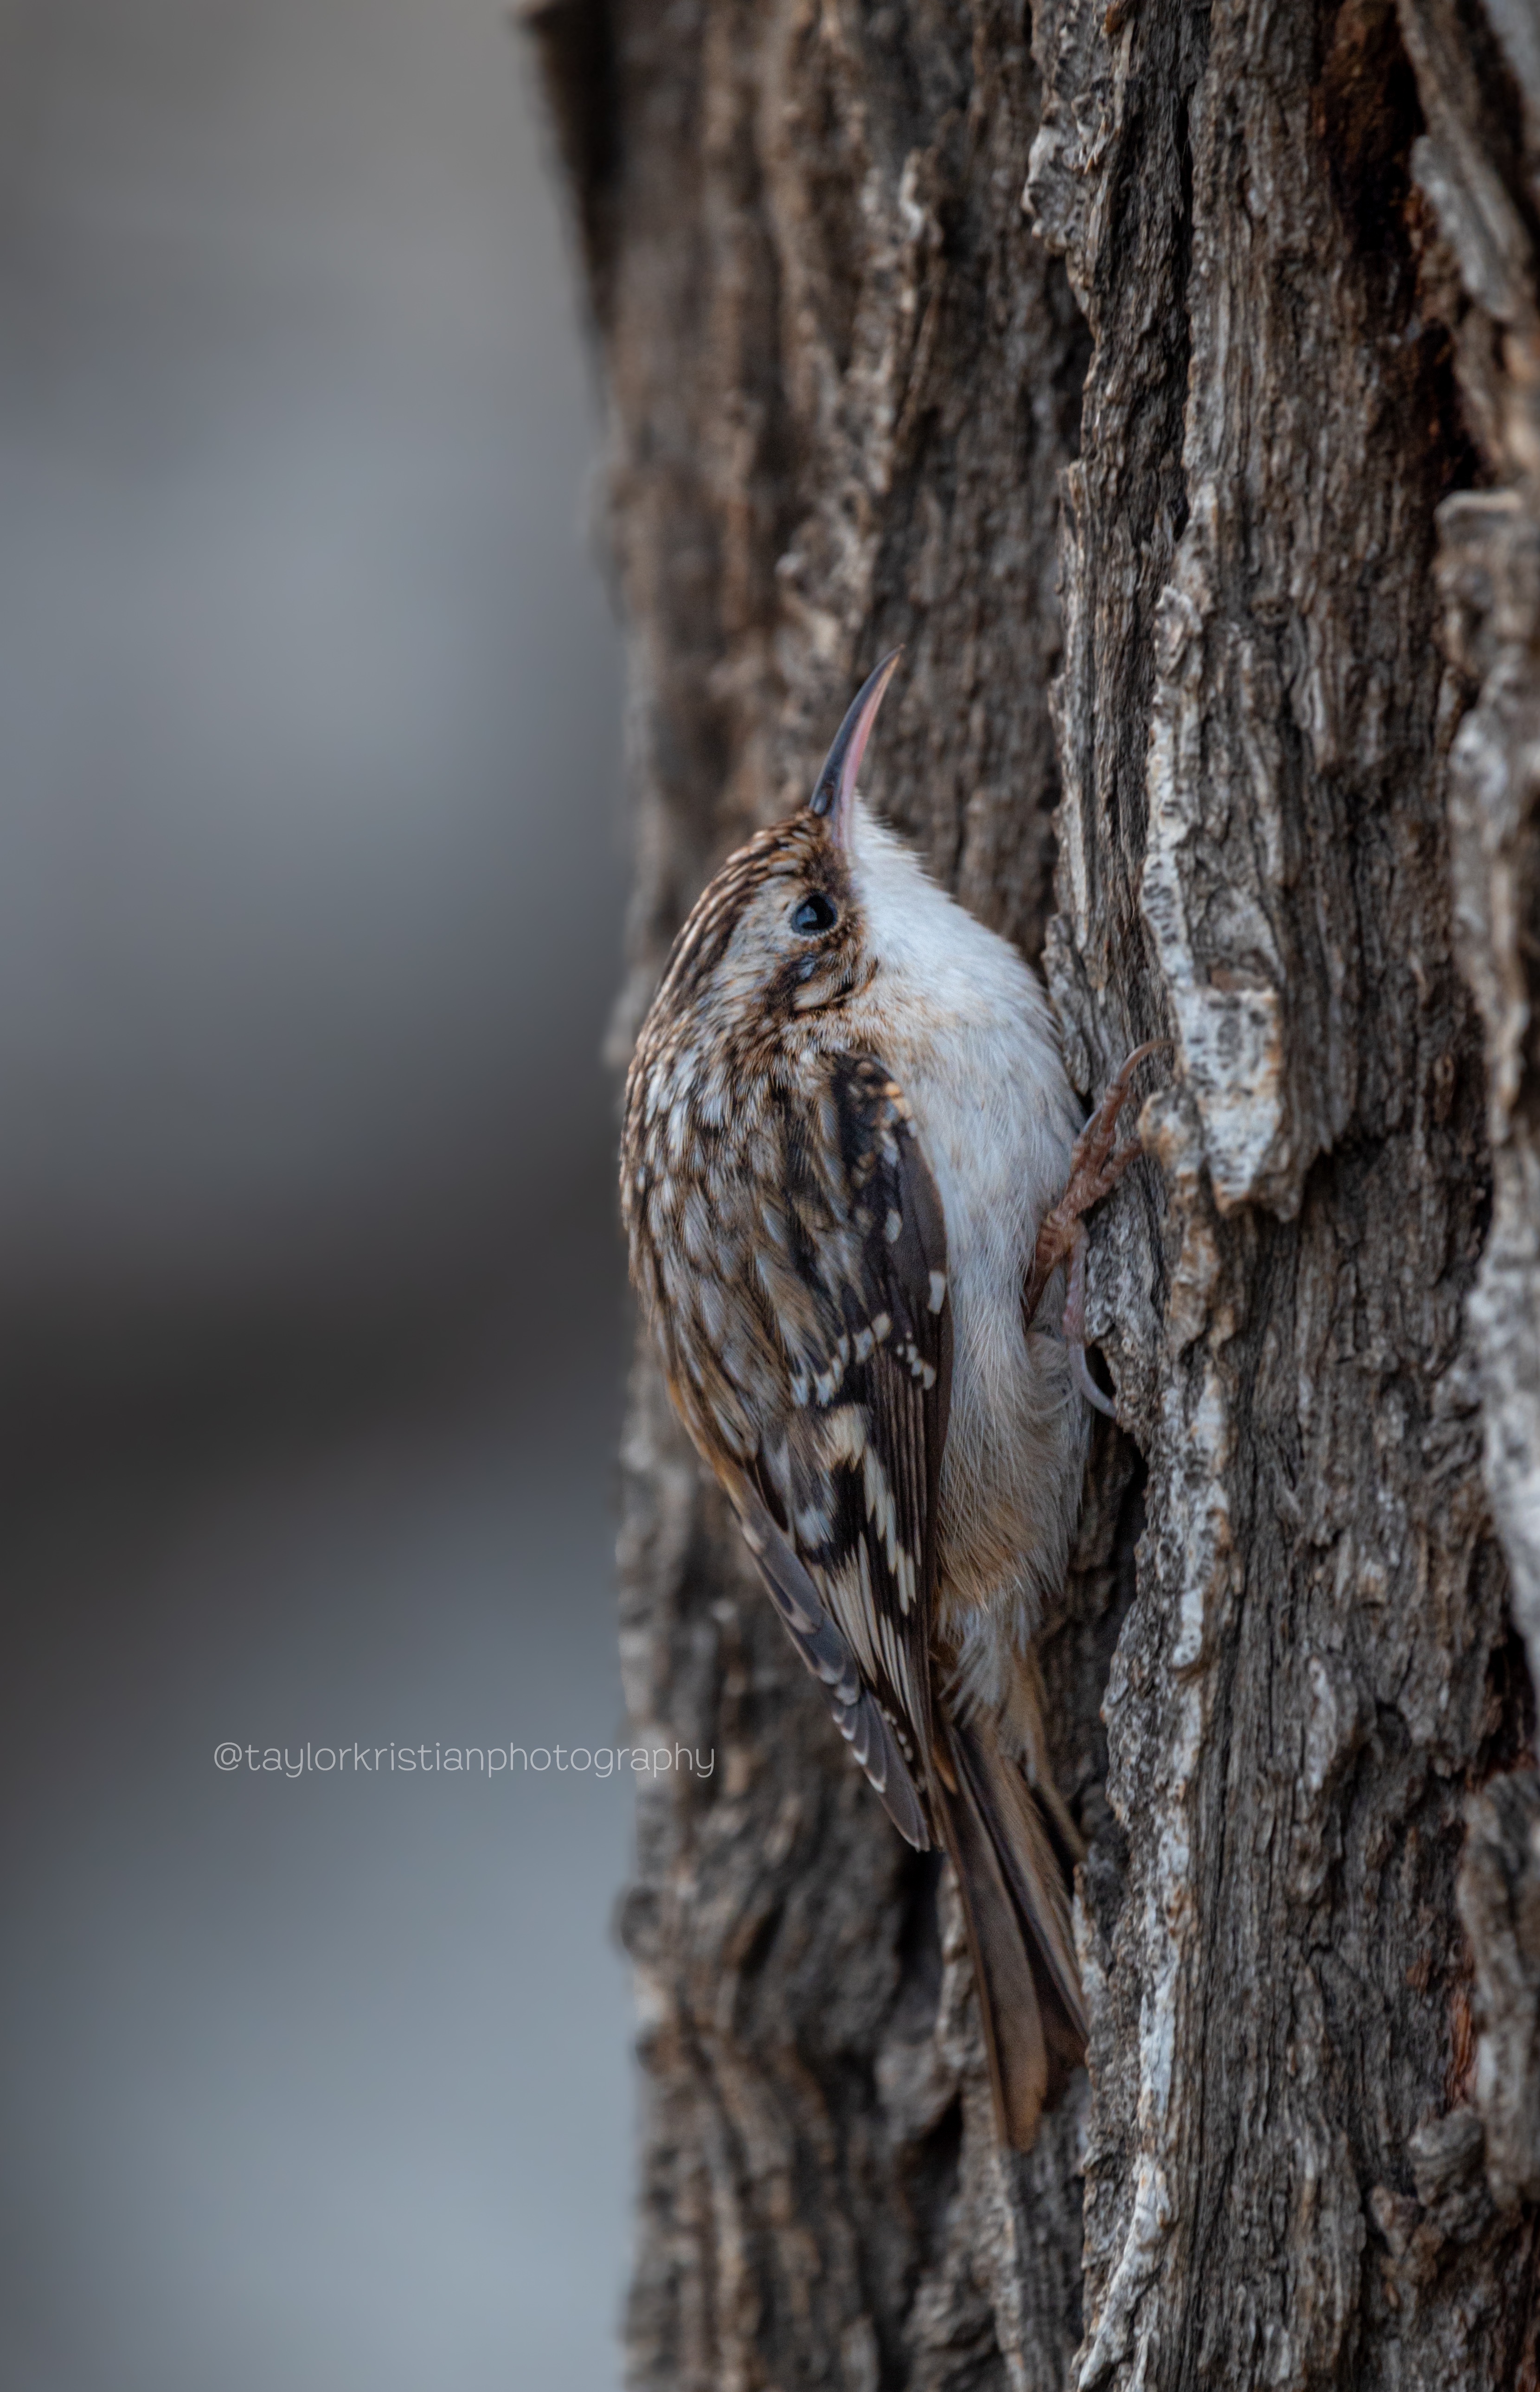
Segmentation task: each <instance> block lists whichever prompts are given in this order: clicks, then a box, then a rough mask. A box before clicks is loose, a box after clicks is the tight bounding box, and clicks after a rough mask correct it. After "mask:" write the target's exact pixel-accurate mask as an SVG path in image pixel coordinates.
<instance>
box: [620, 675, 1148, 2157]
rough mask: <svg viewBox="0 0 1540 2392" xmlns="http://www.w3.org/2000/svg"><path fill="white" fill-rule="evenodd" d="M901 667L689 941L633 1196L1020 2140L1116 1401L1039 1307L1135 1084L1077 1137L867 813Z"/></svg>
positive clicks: (1061, 1099) (1057, 2022) (783, 1587)
mask: <svg viewBox="0 0 1540 2392" xmlns="http://www.w3.org/2000/svg"><path fill="white" fill-rule="evenodd" d="M895 662H896V658H895V657H888V658H887V659H886V660H885V662H884V664H883V665H882V666H880V667H879V668H878V670H877V671H876V672H875V673H874V675H873V676H872V678H871V680H870V681H869V682H867V684H866V686H865V687H864V689H862V691H861V694H860V695H859V696H858V697H857V699H856V701H855V703H854V704H853V705H852V707H851V708H850V711H849V713H848V715H847V717H846V720H845V722H844V724H843V725H842V727H841V730H840V734H839V736H838V737H837V738H836V740H835V746H834V747H833V749H832V750H831V752H830V756H829V760H828V762H827V763H826V764H825V766H824V769H823V772H822V774H821V776H820V779H819V783H818V786H817V787H816V788H815V790H814V793H813V797H812V799H811V801H810V803H809V806H808V807H807V808H805V809H804V810H803V811H802V812H799V813H798V814H796V815H795V816H794V817H793V818H792V819H791V820H790V821H788V822H785V823H783V824H780V825H777V826H776V827H775V828H773V829H771V830H768V831H763V832H761V833H760V834H759V835H758V837H757V838H753V839H751V840H750V841H749V842H748V844H747V845H746V846H745V847H744V848H742V849H740V850H739V851H738V853H737V854H735V855H733V856H731V858H730V859H729V860H728V862H727V863H726V864H724V865H723V867H722V869H721V870H720V872H719V873H718V875H717V877H716V878H715V879H714V880H713V881H712V883H711V885H710V887H709V888H708V889H707V890H705V894H704V895H703V896H702V898H701V899H700V901H699V903H697V905H696V906H695V908H694V911H693V912H692V915H691V916H690V918H689V920H688V921H687V922H686V923H685V926H684V928H683V929H682V930H681V931H680V933H679V939H678V941H677V942H676V944H675V947H674V951H673V954H672V955H671V956H670V958H669V961H668V965H667V968H666V972H665V975H664V979H663V983H662V986H661V987H660V988H659V990H658V993H657V995H656V997H655V998H654V1003H653V1006H652V1008H651V1010H650V1012H649V1014H648V1016H647V1020H646V1021H645V1022H644V1024H643V1026H642V1030H641V1036H640V1038H639V1040H638V1043H637V1049H636V1054H635V1057H634V1059H633V1061H632V1064H631V1070H630V1074H629V1078H628V1083H627V1092H626V1125H625V1135H624V1143H623V1150H622V1177H621V1189H622V1203H623V1208H624V1212H625V1217H626V1224H627V1228H628V1236H629V1241H630V1253H631V1269H632V1276H633V1278H634V1280H635V1282H636V1285H637V1288H638V1290H639V1292H640V1293H641V1300H642V1303H643V1306H644V1308H645V1310H646V1313H647V1316H648V1319H649V1320H650V1322H651V1324H652V1327H653V1329H654V1333H655V1335H656V1337H657V1339H658V1342H659V1345H660V1347H661V1350H662V1354H663V1358H664V1364H665V1368H666V1373H667V1379H668V1385H669V1389H670V1392H671V1394H672V1396H673V1399H674V1402H675V1404H676V1405H677V1407H678V1409H679V1414H680V1416H681V1418H682V1420H683V1422H684V1424H685V1426H686V1428H687V1429H688V1430H689V1433H690V1436H691V1437H692V1440H693V1442H694V1444H695V1446H696V1448H697V1449H698V1450H699V1451H700V1453H701V1454H702V1455H703V1456H704V1458H705V1461H706V1462H708V1463H709V1465H710V1466H711V1468H712V1470H713V1471H714V1472H715V1474H716V1475H717V1477H718V1480H719V1481H720V1483H721V1485H722V1487H723V1488H725V1490H726V1493H727V1495H728V1498H729V1501H731V1504H732V1507H733V1509H734V1511H735V1513H736V1514H737V1516H738V1519H739V1521H740V1523H741V1525H742V1527H743V1530H744V1537H745V1539H746V1540H747V1542H748V1544H749V1546H750V1549H751V1550H752V1552H753V1553H754V1555H755V1558H756V1560H757V1563H758V1566H759V1569H760V1572H761V1574H762V1576H763V1578H764V1580H765V1583H766V1586H767V1588H768V1589H769V1592H770V1598H771V1601H772V1602H773V1603H774V1605H775V1607H776V1609H777V1611H778V1612H779V1614H780V1616H781V1618H782V1620H783V1623H784V1625H785V1627H786V1629H787V1631H788V1632H789V1633H790V1635H791V1637H792V1640H793V1642H794V1644H796V1647H797V1650H798V1651H799V1652H800V1654H801V1655H802V1657H803V1659H804V1660H805V1661H806V1662H807V1664H808V1666H809V1669H810V1670H813V1671H814V1673H815V1674H816V1675H817V1676H818V1677H819V1678H820V1679H821V1680H822V1683H823V1684H824V1685H825V1687H826V1688H827V1690H828V1695H829V1699H830V1702H831V1705H832V1707H833V1709H834V1714H835V1721H836V1722H837V1723H838V1725H839V1727H840V1730H841V1732H842V1734H843V1735H845V1736H846V1737H847V1738H848V1741H849V1743H850V1745H851V1748H852V1750H853V1752H854V1753H855V1756H856V1758H857V1759H858V1760H859V1761H861V1764H862V1766H863V1767H864V1769H865V1771H866V1774H867V1775H868V1776H869V1778H870V1779H871V1781H872V1783H873V1785H874V1787H875V1788H876V1790H877V1792H878V1793H879V1795H880V1796H881V1797H882V1800H883V1802H884V1804H885V1805H886V1809H887V1811H888V1813H889V1815H890V1816H891V1818H892V1819H893V1821H894V1824H895V1825H896V1826H897V1827H898V1828H899V1832H900V1834H902V1835H904V1836H905V1837H907V1839H909V1841H910V1842H911V1843H912V1844H914V1845H916V1846H918V1847H920V1848H922V1849H923V1848H924V1847H925V1846H926V1845H927V1844H929V1843H930V1842H931V1841H932V1840H937V1841H939V1842H940V1843H941V1844H943V1845H944V1846H945V1848H946V1850H947V1851H948V1852H949V1853H950V1855H951V1860H952V1862H953V1864H954V1865H955V1867H956V1870H957V1875H958V1879H959V1883H960V1885H961V1888H962V1891H963V1897H964V1910H965V1913H966V1917H967V1921H968V1930H969V1937H970V1942H971V1945H972V1950H973V1955H974V1961H975V1968H976V1972H977V1979H978V1983H979V1990H980V1996H981V2005H982V2009H983V2014H984V2021H985V2029H986V2042H987V2045H988V2048H989V2054H990V2070H991V2076H992V2080H993V2084H994V2089H995V2096H996V2104H997V2110H998V2113H999V2118H1000V2125H1001V2131H1002V2134H1003V2137H1004V2138H1005V2139H1008V2140H1009V2141H1011V2142H1013V2143H1015V2144H1016V2145H1017V2146H1018V2147H1020V2148H1026V2147H1027V2146H1028V2145H1029V2143H1030V2141H1031V2139H1032V2138H1033V2136H1034V2134H1035V2132H1036V2126H1037V2120H1038V2116H1039V2114H1040V2113H1041V2110H1042V2106H1043V2104H1044V2102H1045V2100H1051V2099H1053V2098H1054V2096H1055V2094H1056V2092H1057V2091H1058V2089H1059V2088H1060V2087H1062V2085H1063V2083H1064V2082H1065V2081H1066V2079H1067V2077H1068V2074H1070V2073H1071V2072H1072V2071H1073V2069H1074V2068H1075V2067H1076V2066H1077V2065H1078V2064H1079V2062H1080V2061H1081V2057H1082V2054H1083V2050H1084V2035H1085V2027H1084V2017H1083V2011H1082V2006H1081V1989H1080V1980H1079V1975H1078V1972H1077V1968H1076V1962H1075V1954H1074V1944H1073V1938H1072V1933H1071V1928H1070V1916H1069V1885H1070V1878H1071V1872H1072V1869H1073V1866H1074V1863H1075V1860H1076V1859H1077V1857H1078V1856H1079V1852H1080V1844H1079V1839H1078V1836H1077V1834H1076V1830H1075V1826H1074V1824H1073V1821H1072V1820H1071V1818H1070V1816H1069V1813H1068V1810H1067V1808H1066V1806H1065V1804H1064V1802H1063V1800H1061V1798H1060V1796H1059V1795H1058V1793H1057V1790H1056V1788H1055V1787H1054V1785H1053V1781H1052V1778H1051V1776H1050V1774H1049V1773H1048V1770H1047V1765H1046V1759H1045V1753H1044V1744H1043V1736H1042V1719H1041V1695H1040V1689H1039V1683H1038V1676H1037V1670H1036V1665H1035V1662H1034V1660H1033V1657H1032V1651H1031V1638H1032V1635H1033V1632H1034V1631H1035V1629H1036V1626H1037V1622H1038V1618H1039V1616H1040V1612H1041V1605H1042V1600H1043V1598H1044V1597H1045V1596H1046V1595H1049V1594H1051V1593H1052V1592H1054V1591H1055V1587H1056V1585H1057V1583H1058V1581H1059V1579H1060V1578H1061V1576H1062V1572H1063V1569H1064V1566H1065V1561H1066V1557H1067V1553H1068V1540H1069V1536H1070V1533H1071V1531H1072V1528H1073V1525H1074V1518H1075V1514H1076V1512H1077V1510H1078V1508H1079V1502H1080V1491H1081V1477H1082V1475H1083V1471H1084V1460H1085V1450H1086V1439H1087V1422H1086V1413H1085V1409H1084V1403H1083V1401H1082V1397H1084V1396H1086V1395H1091V1396H1092V1399H1093V1400H1094V1399H1095V1392H1094V1389H1093V1388H1092V1384H1091V1382H1090V1381H1089V1378H1088V1376H1087V1374H1086V1373H1085V1371H1084V1358H1083V1353H1079V1354H1078V1355H1075V1356H1072V1355H1071V1351H1070V1349H1069V1348H1068V1347H1067V1345H1066V1344H1065V1341H1064V1339H1063V1337H1061V1336H1059V1335H1057V1334H1055V1333H1054V1332H1051V1331H1049V1330H1047V1329H1044V1328H1042V1327H1041V1326H1039V1325H1038V1324H1037V1322H1036V1321H1035V1320H1034V1319H1032V1318H1031V1317H1030V1316H1029V1314H1028V1313H1027V1312H1026V1311H1025V1309H1024V1299H1025V1298H1026V1296H1027V1293H1028V1290H1029V1283H1030V1287H1031V1302H1032V1309H1033V1312H1034V1313H1035V1311H1036V1309H1037V1301H1038V1298H1039V1297H1041V1295H1042V1293H1044V1291H1045V1288H1046V1286H1047V1283H1048V1281H1049V1280H1051V1279H1053V1278H1055V1276H1056V1275H1057V1273H1058V1269H1059V1266H1060V1264H1061V1263H1062V1262H1063V1261H1064V1260H1066V1259H1067V1258H1070V1259H1072V1258H1073V1256H1074V1254H1075V1253H1076V1250H1077V1241H1078V1235H1079V1233H1078V1228H1077V1216H1078V1215H1079V1213H1080V1212H1081V1211H1083V1209H1084V1207H1085V1205H1086V1204H1087V1203H1088V1202H1094V1199H1095V1198H1096V1196H1098V1195H1100V1194H1102V1193H1105V1192H1106V1188H1107V1187H1109V1186H1110V1185H1111V1184H1112V1181H1113V1179H1114V1178H1115V1177H1116V1176H1117V1173H1118V1171H1119V1169H1120V1168H1121V1164H1122V1163H1123V1161H1124V1160H1126V1155H1125V1156H1114V1155H1112V1153H1111V1129H1112V1124H1113V1122H1114V1121H1115V1119H1116V1114H1117V1110H1118V1107H1119V1104H1120V1103H1121V1101H1122V1096H1123V1093H1124V1092H1125V1090H1126V1085H1127V1070H1128V1068H1129V1067H1125V1072H1123V1073H1121V1074H1119V1081H1118V1083H1116V1084H1115V1086H1114V1090H1113V1091H1112V1092H1111V1095H1110V1096H1109V1098H1108V1101H1107V1104H1106V1105H1105V1106H1104V1108H1103V1111H1102V1113H1101V1115H1100V1116H1099V1117H1098V1118H1097V1120H1096V1121H1095V1122H1094V1124H1093V1125H1092V1127H1091V1129H1089V1130H1088V1131H1087V1132H1086V1133H1085V1134H1084V1135H1083V1136H1082V1137H1081V1138H1080V1139H1079V1141H1077V1137H1076V1131H1077V1126H1078V1121H1077V1113H1076V1108H1075V1105H1074V1099H1073V1097H1072V1094H1071V1091H1070V1089H1069V1086H1068V1081H1067V1080H1066V1077H1065V1072H1064V1067H1063V1063H1062V1060H1061V1059H1060V1056H1059V1050H1058V1042H1057V1037H1056V1033H1055V1028H1054V1023H1053V1020H1052V1017H1051V1015H1050V1013H1049V1011H1048V1008H1047V1005H1046V1001H1045V999H1044V997H1043V994H1042V988H1041V986H1040V984H1039V982H1038V981H1037V980H1036V978H1035V976H1034V975H1033V974H1032V973H1031V972H1030V971H1029V968H1027V966H1026V965H1025V964H1023V963H1022V961H1021V959H1020V958H1019V957H1018V956H1017V955H1016V953H1015V951H1014V950H1013V949H1011V948H1010V947H1008V946H1007V945H1006V944H1005V942H1003V940H1000V939H998V938H996V937H995V936H994V935H993V933H992V932H990V931H988V930H985V929H982V928H981V926H980V925H979V924H977V922H975V921H974V920H973V919H972V918H971V916H968V915H966V914H965V913H964V912H963V910H962V909H961V908H960V907H959V906H957V905H955V904H954V903H952V901H951V899H950V898H948V897H946V896H945V895H944V894H943V892H942V891H941V890H938V889H937V888H936V887H935V886H934V885H933V884H932V883H931V882H929V881H928V880H926V879H925V876H924V875H923V874H922V873H921V871H920V870H919V867H918V865H917V864H916V863H915V861H914V859H913V858H912V856H911V855H910V854H909V852H908V851H907V850H905V849H904V848H903V847H902V846H901V845H900V843H899V841H897V840H896V839H894V838H892V836H891V835H890V834H889V833H887V832H886V831H884V830H883V829H882V828H881V826H880V825H877V824H875V823H874V822H873V821H872V820H871V819H870V818H869V817H868V816H867V815H866V813H865V812H864V810H863V808H862V807H861V803H860V801H859V799H857V797H856V793H855V778H856V773H857V772H858V770H859V768H860V763H861V755H862V752H863V750H864V748H865V745H866V740H867V736H868V734H869V733H870V730H871V726H872V722H873V721H874V717H875V713H876V709H877V706H878V704H879V702H880V700H881V696H882V693H883V690H884V688H885V687H886V682H887V680H888V678H889V676H890V674H891V672H892V669H893V666H894V664H895ZM1142 1051H1143V1050H1142ZM1132 1060H1133V1059H1131V1066H1132ZM1067 1183H1068V1192H1067V1193H1065V1194H1064V1196H1063V1198H1062V1201H1061V1202H1059V1203H1058V1205H1057V1206H1054V1203H1053V1200H1054V1198H1055V1194H1057V1193H1058V1192H1059V1191H1061V1190H1066V1189H1067ZM1051 1208H1052V1209H1051ZM1076 1317H1077V1318H1078V1315H1077V1316H1076ZM1077 1364H1078V1367H1077Z"/></svg>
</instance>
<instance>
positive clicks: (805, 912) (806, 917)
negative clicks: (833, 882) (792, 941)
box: [792, 889, 839, 939]
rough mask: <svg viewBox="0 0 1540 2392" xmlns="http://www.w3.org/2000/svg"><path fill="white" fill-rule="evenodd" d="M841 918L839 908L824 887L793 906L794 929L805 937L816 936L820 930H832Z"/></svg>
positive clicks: (800, 935)
mask: <svg viewBox="0 0 1540 2392" xmlns="http://www.w3.org/2000/svg"><path fill="white" fill-rule="evenodd" d="M838 919H839V908H838V906H837V905H836V904H835V902H834V900H833V898H832V897H825V895H824V894H823V891H822V889H815V890H814V891H813V893H812V895H811V896H810V897H804V898H803V900H802V903H801V904H800V905H794V906H793V907H792V929H794V930H796V932H797V934H798V936H799V937H801V938H804V939H811V938H816V937H817V935H818V933H819V931H820V930H831V929H833V928H834V926H835V923H836V922H837V921H838Z"/></svg>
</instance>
